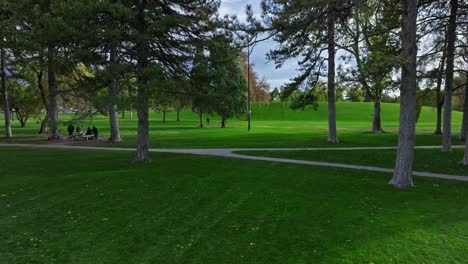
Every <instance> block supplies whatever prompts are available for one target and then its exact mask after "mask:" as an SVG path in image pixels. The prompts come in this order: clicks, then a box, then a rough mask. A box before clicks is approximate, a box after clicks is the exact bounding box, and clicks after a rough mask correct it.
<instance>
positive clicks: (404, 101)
mask: <svg viewBox="0 0 468 264" xmlns="http://www.w3.org/2000/svg"><path fill="white" fill-rule="evenodd" d="M262 7H263V15H262V21H261V22H262V23H260V22H257V24H261V26H258V28H259V30H261V31H263V32H267V33H268V34H269V37H268V38H272V39H273V40H274V41H276V42H277V43H279V45H278V48H275V49H273V50H271V51H270V53H269V55H268V58H269V59H271V60H273V61H275V62H276V64H277V66H278V67H281V66H282V65H283V64H284V63H285V62H286V61H287V60H289V59H298V60H299V67H300V68H299V70H300V74H299V76H297V77H296V78H294V79H292V81H291V82H290V83H289V84H287V85H285V86H284V87H282V89H281V91H278V90H275V91H273V92H272V94H271V96H272V97H273V98H277V97H288V96H292V99H293V100H292V101H293V105H292V107H294V108H303V107H304V105H307V104H308V105H314V106H315V107H316V105H315V104H316V103H315V102H314V100H316V97H314V95H316V94H317V93H314V90H317V89H318V88H319V87H321V80H323V79H324V78H327V80H328V82H327V91H328V96H327V100H328V113H329V118H328V123H329V129H328V141H329V142H332V143H338V142H339V140H338V134H337V129H336V110H335V101H336V95H335V94H336V83H337V82H340V83H345V84H346V83H347V84H349V86H351V87H352V86H357V87H359V88H360V89H362V90H363V91H364V92H365V96H366V97H367V98H369V99H371V100H372V101H373V103H374V111H373V121H372V129H371V131H372V132H377V133H378V132H383V126H382V122H381V118H380V115H381V106H380V105H381V101H382V98H383V96H384V94H385V92H388V91H392V90H394V89H395V87H398V86H400V89H399V92H400V95H399V100H400V105H401V108H400V130H399V142H398V151H397V158H396V167H395V173H394V177H393V179H392V180H391V181H390V184H391V185H393V186H395V187H397V188H407V187H410V186H412V185H413V182H412V179H411V174H412V164H413V153H414V141H415V125H416V120H417V116H418V112H419V111H420V108H421V102H422V98H421V97H424V96H426V95H427V94H429V92H430V89H431V88H432V87H431V86H432V84H435V88H434V90H435V93H436V98H435V99H436V103H435V105H436V107H437V109H438V111H437V120H438V121H437V124H436V129H435V133H436V134H443V140H442V151H450V150H451V146H452V142H451V138H452V131H451V127H452V124H451V121H452V116H451V113H452V99H453V91H454V90H455V89H457V87H455V86H454V79H456V77H458V78H459V77H460V76H463V72H465V73H464V74H466V67H464V66H465V65H466V60H465V59H464V58H465V57H464V56H463V55H464V54H466V53H467V50H468V49H467V46H468V45H467V44H468V43H467V41H466V38H464V37H462V36H464V35H465V34H466V29H467V21H468V20H467V8H468V5H467V3H466V1H463V0H450V1H437V0H429V1H416V0H366V1H359V0H333V1H320V0H319V1H305V0H287V1H283V0H263V1H262ZM337 53H338V54H340V55H339V57H338V58H337V57H336V54H337ZM337 61H338V62H340V64H339V66H338V67H336V62H337ZM464 69H465V70H464ZM336 73H338V76H336ZM457 73H461V74H458V76H457ZM465 76H466V75H465ZM442 86H445V87H444V90H442ZM461 86H463V87H467V88H466V89H467V91H468V83H467V82H465V83H464V84H462V85H461ZM422 87H426V90H425V91H419V90H420V89H421V88H422ZM298 90H300V91H299V92H298ZM348 92H349V91H348ZM280 93H281V94H280ZM350 96H356V94H353V93H350ZM464 98H465V100H466V101H468V100H467V99H466V98H467V96H466V94H465V97H464ZM442 108H444V109H443V111H442ZM464 110H465V111H464V122H463V128H462V131H461V135H460V138H461V139H463V140H465V139H466V133H467V131H468V129H467V128H468V107H467V106H466V105H465V108H464ZM442 115H443V118H442ZM465 119H466V120H465ZM465 121H466V124H465ZM442 128H443V129H442ZM467 146H468V144H467ZM466 151H467V152H468V148H467V150H466ZM466 155H468V154H466ZM466 155H465V156H466ZM466 160H467V159H466V157H465V160H464V163H465V164H467V161H466Z"/></svg>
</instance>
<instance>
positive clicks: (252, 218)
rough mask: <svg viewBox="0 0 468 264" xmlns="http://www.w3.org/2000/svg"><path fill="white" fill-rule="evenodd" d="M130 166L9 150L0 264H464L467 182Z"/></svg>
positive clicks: (259, 166)
mask: <svg viewBox="0 0 468 264" xmlns="http://www.w3.org/2000/svg"><path fill="white" fill-rule="evenodd" d="M131 157H132V154H131V153H110V152H93V151H70V150H68V151H64V150H62V151H58V150H34V149H4V148H3V149H0V163H1V166H0V204H1V206H0V230H2V232H0V263H216V264H217V263H389V262H392V263H463V262H464V261H466V256H467V254H468V250H467V247H466V245H467V243H468V228H467V226H468V222H467V219H468V205H467V203H466V201H467V199H468V189H467V188H468V185H467V184H466V183H461V182H456V181H442V180H432V179H419V178H418V183H417V188H414V189H412V190H408V191H404V192H401V191H397V190H395V189H393V188H390V187H389V186H388V185H387V184H386V183H387V182H388V180H389V177H390V175H388V174H380V173H369V172H359V171H349V170H340V169H330V168H315V167H309V166H300V165H285V164H269V163H265V162H256V161H240V160H234V159H226V158H215V157H198V156H185V155H173V154H170V155H169V154H157V155H153V159H154V160H156V161H157V162H155V163H152V164H132V163H130V162H129V160H130V159H131ZM26 162H27V166H25V163H26Z"/></svg>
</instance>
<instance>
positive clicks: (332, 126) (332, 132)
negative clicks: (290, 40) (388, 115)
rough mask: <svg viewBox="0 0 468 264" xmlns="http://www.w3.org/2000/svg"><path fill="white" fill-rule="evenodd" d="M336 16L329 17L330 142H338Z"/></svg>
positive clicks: (330, 15)
mask: <svg viewBox="0 0 468 264" xmlns="http://www.w3.org/2000/svg"><path fill="white" fill-rule="evenodd" d="M335 52H336V51H335V18H334V15H333V14H329V17H328V142H330V143H338V142H339V141H338V137H337V132H336V98H335Z"/></svg>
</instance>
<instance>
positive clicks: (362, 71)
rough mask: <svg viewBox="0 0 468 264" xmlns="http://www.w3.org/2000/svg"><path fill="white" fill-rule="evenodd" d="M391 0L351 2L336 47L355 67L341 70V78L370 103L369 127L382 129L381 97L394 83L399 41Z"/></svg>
mask: <svg viewBox="0 0 468 264" xmlns="http://www.w3.org/2000/svg"><path fill="white" fill-rule="evenodd" d="M395 12H398V11H397V10H396V9H395V8H394V1H392V0H390V1H388V0H386V1H375V0H369V1H366V3H365V4H362V5H359V6H355V8H354V15H353V19H351V20H350V22H349V23H347V24H345V25H344V33H345V34H344V36H345V37H344V38H342V40H341V42H340V43H339V44H340V45H339V46H340V48H342V49H344V50H346V51H347V52H349V53H350V54H351V57H350V58H349V60H350V61H353V62H355V64H356V69H354V68H353V69H352V70H347V71H344V72H343V75H344V80H345V81H347V82H349V81H352V82H356V81H357V82H358V83H359V84H360V85H361V86H362V88H363V89H364V91H365V92H366V95H367V97H368V98H370V99H372V101H373V103H374V110H373V115H372V129H371V131H372V132H374V133H381V132H384V130H383V128H382V119H381V101H382V96H383V94H384V92H385V91H386V90H389V89H391V88H392V87H393V86H394V82H393V81H392V78H391V75H392V72H393V70H395V68H396V67H397V64H398V50H399V48H400V47H399V43H398V40H396V39H395V37H392V36H393V35H392V34H391V31H392V30H394V29H395V28H398V19H397V18H398V15H397V14H395Z"/></svg>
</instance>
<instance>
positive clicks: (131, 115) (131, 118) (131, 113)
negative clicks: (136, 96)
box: [130, 110, 133, 121]
mask: <svg viewBox="0 0 468 264" xmlns="http://www.w3.org/2000/svg"><path fill="white" fill-rule="evenodd" d="M130 121H133V110H130Z"/></svg>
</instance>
